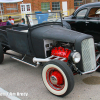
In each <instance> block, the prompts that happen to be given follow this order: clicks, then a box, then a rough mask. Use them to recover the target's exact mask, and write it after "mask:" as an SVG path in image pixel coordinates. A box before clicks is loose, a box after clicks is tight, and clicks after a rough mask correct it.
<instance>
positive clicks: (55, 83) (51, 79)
mask: <svg viewBox="0 0 100 100" xmlns="http://www.w3.org/2000/svg"><path fill="white" fill-rule="evenodd" d="M50 81H51V82H52V84H54V85H57V78H56V77H55V76H53V75H52V76H51V77H50Z"/></svg>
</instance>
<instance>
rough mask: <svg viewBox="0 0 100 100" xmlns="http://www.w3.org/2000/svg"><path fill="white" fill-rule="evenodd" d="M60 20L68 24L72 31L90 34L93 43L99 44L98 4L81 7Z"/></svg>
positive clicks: (99, 4)
mask: <svg viewBox="0 0 100 100" xmlns="http://www.w3.org/2000/svg"><path fill="white" fill-rule="evenodd" d="M62 20H63V21H65V22H67V23H69V24H70V25H71V29H72V30H75V31H79V32H83V33H86V34H90V35H92V36H93V37H94V40H95V42H100V2H96V3H89V4H85V5H82V6H80V7H79V8H78V9H77V10H76V11H75V12H74V13H73V14H72V15H71V16H69V17H65V18H64V19H62Z"/></svg>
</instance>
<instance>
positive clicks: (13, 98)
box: [0, 88, 21, 100]
mask: <svg viewBox="0 0 100 100" xmlns="http://www.w3.org/2000/svg"><path fill="white" fill-rule="evenodd" d="M14 95H16V94H15V93H9V92H7V91H6V90H4V89H2V88H0V96H6V97H7V98H9V99H10V100H21V99H19V98H17V97H16V96H14Z"/></svg>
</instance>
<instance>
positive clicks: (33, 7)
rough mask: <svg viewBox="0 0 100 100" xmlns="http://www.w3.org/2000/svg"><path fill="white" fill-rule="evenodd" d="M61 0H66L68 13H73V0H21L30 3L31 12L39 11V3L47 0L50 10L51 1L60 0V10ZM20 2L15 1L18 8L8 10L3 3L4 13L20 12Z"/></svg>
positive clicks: (56, 0) (58, 0)
mask: <svg viewBox="0 0 100 100" xmlns="http://www.w3.org/2000/svg"><path fill="white" fill-rule="evenodd" d="M62 1H67V9H68V11H69V13H70V14H71V13H73V11H74V0H23V3H31V10H32V12H35V11H41V3H42V2H49V3H50V10H51V11H52V2H60V11H61V10H62ZM21 3H22V2H19V3H17V4H18V10H16V11H13V10H11V11H10V12H9V11H8V10H7V8H6V4H3V8H4V14H7V13H16V12H17V13H20V4H21Z"/></svg>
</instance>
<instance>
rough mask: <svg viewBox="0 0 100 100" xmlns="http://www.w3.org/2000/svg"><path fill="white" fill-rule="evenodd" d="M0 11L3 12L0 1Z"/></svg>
mask: <svg viewBox="0 0 100 100" xmlns="http://www.w3.org/2000/svg"><path fill="white" fill-rule="evenodd" d="M1 11H2V13H3V4H1V3H0V13H1Z"/></svg>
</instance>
